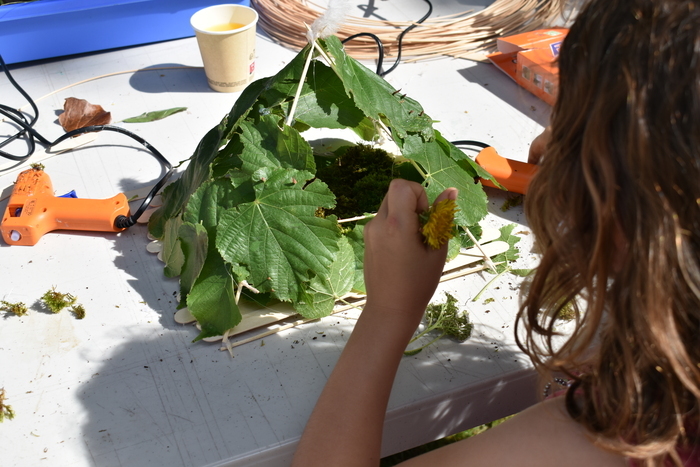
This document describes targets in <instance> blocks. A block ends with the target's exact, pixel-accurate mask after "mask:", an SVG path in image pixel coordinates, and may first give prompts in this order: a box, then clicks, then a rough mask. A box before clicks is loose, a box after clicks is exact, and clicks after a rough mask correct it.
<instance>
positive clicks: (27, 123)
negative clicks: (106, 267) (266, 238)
mask: <svg viewBox="0 0 700 467" xmlns="http://www.w3.org/2000/svg"><path fill="white" fill-rule="evenodd" d="M0 67H2V70H3V72H4V73H5V75H6V76H7V79H8V80H9V81H10V83H12V85H13V86H14V87H15V89H16V90H17V91H18V92H19V93H20V94H21V95H22V96H23V97H24V98H25V99H26V100H27V102H29V105H30V106H31V107H32V110H33V111H34V117H30V118H29V119H27V117H26V116H25V115H24V114H23V113H22V112H20V111H19V110H16V109H13V108H11V107H8V106H6V105H2V104H0V115H3V116H5V117H6V118H8V119H10V120H11V121H12V122H14V123H15V124H16V125H17V126H18V127H19V128H20V130H19V131H18V132H17V133H15V134H14V135H12V136H9V137H8V138H7V139H5V140H4V141H2V142H0V148H2V147H4V146H6V145H8V144H9V143H11V142H12V141H15V140H17V139H19V138H26V140H27V145H28V148H27V154H26V155H24V156H16V155H13V154H10V153H8V152H6V151H2V150H0V156H2V157H4V158H6V159H9V160H12V161H17V162H19V163H22V162H24V161H26V160H27V159H29V158H30V157H31V156H32V154H34V151H35V150H36V142H35V139H36V140H38V141H39V142H40V143H41V144H43V145H45V146H46V147H52V146H55V145H57V144H58V143H61V142H62V141H65V140H67V139H68V138H72V137H73V136H77V135H81V134H83V133H91V132H99V131H113V132H116V133H121V134H123V135H126V136H128V137H130V138H132V139H134V140H136V141H138V142H139V143H141V144H142V145H143V146H144V147H145V148H146V149H148V150H149V151H150V152H151V154H153V156H154V157H155V158H156V159H157V160H158V162H160V163H161V164H162V165H163V167H164V168H165V169H166V173H165V175H163V177H161V179H160V180H159V181H158V182H157V183H156V184H155V185H154V186H153V188H151V190H150V191H149V192H148V194H147V195H146V197H145V198H144V200H143V202H142V203H141V206H139V208H138V209H137V210H136V212H135V213H134V214H132V215H130V216H123V215H120V216H117V218H116V219H115V220H114V226H115V227H116V228H119V229H126V228H128V227H131V226H132V225H134V224H136V221H137V220H138V218H139V217H141V215H142V214H143V213H144V211H145V210H146V209H148V206H149V205H150V204H151V201H153V198H154V197H155V195H156V194H157V193H158V191H159V190H160V189H161V188H162V187H163V185H165V183H166V182H167V181H168V179H169V178H170V176H171V175H172V173H173V166H172V164H171V163H170V162H169V161H168V160H167V159H166V158H165V157H163V155H162V154H161V153H160V152H159V151H158V150H157V149H156V148H155V147H153V146H152V145H151V144H150V143H149V142H148V141H146V140H145V139H143V138H141V137H140V136H139V135H137V134H135V133H132V132H130V131H129V130H126V129H124V128H121V127H118V126H114V125H93V126H87V127H83V128H78V129H76V130H73V131H69V132H67V133H65V134H63V135H62V136H61V137H59V138H58V139H56V140H55V141H53V142H51V141H49V140H48V139H46V138H45V137H43V136H42V135H41V134H40V133H39V132H37V131H36V130H35V129H34V124H35V123H36V121H37V120H38V118H39V108H38V107H37V105H36V104H35V103H34V101H33V100H32V98H31V97H30V96H29V94H27V92H26V91H25V90H24V89H22V87H21V86H20V85H19V84H18V83H17V81H15V80H14V78H13V77H12V75H11V74H10V70H9V69H8V68H7V65H6V64H5V61H4V60H3V59H2V55H0Z"/></svg>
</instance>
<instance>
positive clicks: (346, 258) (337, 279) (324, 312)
mask: <svg viewBox="0 0 700 467" xmlns="http://www.w3.org/2000/svg"><path fill="white" fill-rule="evenodd" d="M338 246H339V250H338V255H337V256H336V258H335V261H333V264H331V267H330V270H329V274H328V276H327V277H322V276H316V277H314V278H313V279H311V282H310V283H309V288H308V292H307V295H305V296H304V300H305V303H297V304H296V306H295V309H296V310H297V311H298V312H299V313H301V314H302V315H303V316H304V317H305V318H321V317H323V316H328V315H330V314H331V312H332V311H333V306H334V305H335V302H336V300H338V299H339V298H340V297H342V296H343V295H345V294H347V293H348V292H350V289H352V285H353V282H354V280H355V255H354V252H353V250H352V246H350V242H348V240H347V238H345V237H341V238H340V240H339V241H338Z"/></svg>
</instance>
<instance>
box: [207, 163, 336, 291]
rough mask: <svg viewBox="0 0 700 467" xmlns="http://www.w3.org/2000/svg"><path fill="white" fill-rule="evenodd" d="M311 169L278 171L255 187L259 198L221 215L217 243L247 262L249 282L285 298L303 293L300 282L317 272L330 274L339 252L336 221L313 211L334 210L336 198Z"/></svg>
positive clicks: (230, 255)
mask: <svg viewBox="0 0 700 467" xmlns="http://www.w3.org/2000/svg"><path fill="white" fill-rule="evenodd" d="M311 178H312V175H311V174H310V173H308V172H299V171H296V170H287V169H274V170H273V171H272V172H271V174H270V177H269V179H267V180H266V181H264V182H258V183H257V184H256V185H255V187H254V188H255V200H254V201H253V202H250V203H244V204H241V205H239V206H237V207H236V208H234V209H228V210H227V211H226V212H225V213H224V214H223V215H222V216H221V219H220V222H219V227H218V229H217V239H216V246H217V248H218V250H219V252H220V253H221V256H222V257H223V258H224V259H225V260H226V261H228V262H230V263H234V264H236V263H237V264H241V265H244V266H246V268H247V269H248V270H249V271H250V277H249V278H248V281H249V282H251V284H252V285H253V286H254V287H255V288H257V289H258V290H260V291H265V292H273V295H274V296H275V297H276V298H278V299H280V300H283V301H291V300H296V299H297V298H298V297H299V296H300V292H301V285H300V284H301V283H303V282H308V281H309V280H310V279H311V278H312V277H313V276H314V275H318V276H322V277H327V276H328V274H329V269H330V265H331V264H332V262H333V260H334V259H335V253H336V252H337V251H338V237H339V231H338V228H337V224H336V222H335V219H321V218H318V217H316V216H315V215H314V214H315V212H316V209H317V207H318V206H322V207H326V208H331V207H333V206H334V202H335V197H334V196H333V194H332V193H331V192H330V190H329V189H328V187H327V186H326V184H325V183H323V182H321V181H320V180H315V181H313V182H311V183H310V184H308V185H307V186H305V187H304V182H306V181H307V180H310V179H311Z"/></svg>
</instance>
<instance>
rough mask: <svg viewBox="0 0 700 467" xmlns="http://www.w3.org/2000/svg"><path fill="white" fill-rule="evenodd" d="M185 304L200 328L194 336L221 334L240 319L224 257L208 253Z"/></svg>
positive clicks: (199, 337)
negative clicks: (200, 330)
mask: <svg viewBox="0 0 700 467" xmlns="http://www.w3.org/2000/svg"><path fill="white" fill-rule="evenodd" d="M187 307H188V308H189V310H190V313H192V316H194V317H195V318H197V322H198V323H199V325H200V326H201V327H202V332H200V333H199V335H198V336H197V337H196V338H195V339H194V341H195V342H196V341H198V340H200V339H203V338H205V337H213V336H221V335H223V334H224V333H225V332H226V331H227V330H229V329H231V328H233V327H234V326H236V325H237V324H238V323H240V322H241V319H242V316H241V311H240V309H239V308H238V305H237V304H236V291H235V284H234V282H233V278H232V277H231V274H230V273H229V271H228V267H227V266H226V263H224V260H223V259H222V258H221V256H219V255H218V254H210V255H208V256H207V260H206V261H205V263H204V266H203V267H202V272H201V273H200V274H199V277H198V278H197V280H196V281H195V283H194V286H193V287H192V290H191V291H190V293H189V295H188V296H187Z"/></svg>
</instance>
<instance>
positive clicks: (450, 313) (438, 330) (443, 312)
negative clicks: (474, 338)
mask: <svg viewBox="0 0 700 467" xmlns="http://www.w3.org/2000/svg"><path fill="white" fill-rule="evenodd" d="M433 331H434V333H435V334H437V336H436V337H434V338H433V339H432V340H431V341H430V342H428V343H427V344H424V345H422V346H420V347H416V348H413V349H410V350H406V351H405V352H404V355H406V356H411V355H416V354H417V353H419V352H420V351H422V350H423V349H424V348H426V347H428V346H429V345H430V344H432V343H433V342H435V341H436V340H438V339H440V338H441V337H444V336H449V337H452V338H453V339H456V340H458V341H459V342H464V341H465V340H467V339H469V336H471V334H472V323H471V321H469V314H468V313H467V312H466V310H465V311H460V310H459V308H457V299H456V298H455V297H454V296H453V295H452V294H449V293H445V302H443V303H431V304H430V305H428V308H427V309H426V310H425V328H424V329H423V330H422V331H421V332H419V333H417V334H416V335H415V336H413V337H412V338H411V340H410V342H409V343H408V345H409V347H410V346H411V344H413V343H414V342H416V341H417V340H419V339H421V338H422V337H423V336H425V335H426V334H428V333H431V332H433Z"/></svg>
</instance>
